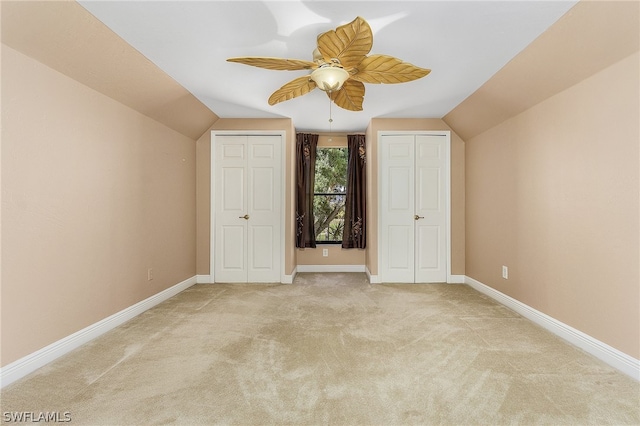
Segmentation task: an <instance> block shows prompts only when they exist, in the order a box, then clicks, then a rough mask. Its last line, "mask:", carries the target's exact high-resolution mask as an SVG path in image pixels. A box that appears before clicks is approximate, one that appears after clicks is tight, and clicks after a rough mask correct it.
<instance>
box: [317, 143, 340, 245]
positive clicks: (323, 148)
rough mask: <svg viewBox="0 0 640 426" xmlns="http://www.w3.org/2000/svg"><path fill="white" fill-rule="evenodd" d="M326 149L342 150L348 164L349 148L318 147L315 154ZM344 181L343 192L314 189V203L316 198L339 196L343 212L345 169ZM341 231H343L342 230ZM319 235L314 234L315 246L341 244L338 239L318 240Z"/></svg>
mask: <svg viewBox="0 0 640 426" xmlns="http://www.w3.org/2000/svg"><path fill="white" fill-rule="evenodd" d="M328 149H340V150H343V151H344V153H345V157H346V160H347V163H348V161H349V148H348V147H346V146H318V147H317V148H316V153H317V152H319V151H320V150H328ZM318 157H319V156H318V155H317V154H316V164H317V161H318ZM316 174H317V171H316ZM344 181H345V185H344V192H315V188H314V192H313V199H314V202H315V197H316V196H321V197H331V196H336V195H339V196H342V197H343V198H344V200H345V204H343V207H342V209H343V210H344V209H345V207H346V198H347V168H345V175H344ZM314 186H315V183H314ZM314 204H315V203H314ZM315 213H316V211H315V208H314V217H315V216H316V214H315ZM314 226H315V223H314ZM343 231H344V228H343ZM319 235H322V234H316V236H315V238H316V239H315V243H316V245H318V244H323V245H337V244H342V239H340V240H318V236H319ZM343 237H344V234H343Z"/></svg>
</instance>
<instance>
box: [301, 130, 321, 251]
mask: <svg viewBox="0 0 640 426" xmlns="http://www.w3.org/2000/svg"><path fill="white" fill-rule="evenodd" d="M317 146H318V135H313V134H309V133H296V247H315V246H316V232H315V229H314V222H315V221H314V218H313V192H314V191H313V187H314V181H315V175H316V147H317Z"/></svg>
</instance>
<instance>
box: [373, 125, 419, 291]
mask: <svg viewBox="0 0 640 426" xmlns="http://www.w3.org/2000/svg"><path fill="white" fill-rule="evenodd" d="M380 153H381V156H382V158H381V160H382V164H383V166H382V168H381V170H380V182H381V187H380V188H381V191H380V201H381V203H380V205H381V211H380V214H381V216H382V217H383V218H384V221H383V226H382V233H381V235H380V248H381V250H383V256H382V258H383V261H382V265H380V267H381V270H382V274H383V277H384V280H385V281H386V282H413V279H414V246H413V245H414V237H413V232H414V223H413V222H414V219H413V215H414V213H413V203H414V183H415V178H414V174H415V171H414V137H413V135H398V136H388V137H385V139H384V144H383V147H382V149H381V152H380ZM385 185H386V187H385Z"/></svg>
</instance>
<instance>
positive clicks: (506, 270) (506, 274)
mask: <svg viewBox="0 0 640 426" xmlns="http://www.w3.org/2000/svg"><path fill="white" fill-rule="evenodd" d="M502 278H504V279H505V280H508V279H509V268H507V267H506V266H504V265H502Z"/></svg>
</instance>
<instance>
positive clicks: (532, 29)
mask: <svg viewBox="0 0 640 426" xmlns="http://www.w3.org/2000/svg"><path fill="white" fill-rule="evenodd" d="M79 3H80V4H81V5H82V6H83V7H84V8H86V9H87V10H88V11H89V12H90V13H91V14H93V15H94V16H95V17H97V18H98V19H99V20H100V21H102V22H103V23H104V24H105V25H106V26H108V27H109V28H110V29H111V30H113V31H114V32H115V33H116V34H117V35H119V36H120V37H122V39H124V40H125V41H126V42H127V43H129V44H130V45H131V46H133V47H134V48H135V49H137V50H138V51H139V52H141V53H142V54H143V55H144V56H145V57H146V58H148V59H149V60H150V61H151V62H152V63H154V64H155V65H157V66H158V67H159V68H160V69H161V70H163V71H164V72H165V73H166V74H168V75H169V76H170V77H172V78H173V79H175V81H177V82H178V83H179V84H180V85H182V86H183V87H184V88H185V89H186V90H188V91H189V92H191V93H192V94H193V95H194V96H195V97H196V98H197V99H198V100H200V101H201V102H202V103H203V104H204V105H206V106H207V107H208V108H209V109H210V110H211V111H212V112H214V113H215V114H216V115H217V116H219V117H222V118H277V117H289V118H292V120H293V123H294V125H295V126H296V128H297V129H299V130H308V131H321V132H326V131H362V130H364V129H365V128H366V126H367V124H368V123H369V121H370V120H371V119H372V118H376V117H405V118H414V117H416V118H423V117H429V118H441V117H443V116H445V115H446V114H447V113H449V112H450V111H451V110H452V109H454V108H455V107H456V106H457V105H459V104H460V103H461V102H462V101H464V100H465V99H466V98H467V97H468V96H469V95H471V94H472V93H474V92H475V91H476V90H477V89H478V88H479V87H480V86H482V85H483V84H484V83H485V82H486V81H487V80H488V79H489V78H491V76H493V75H494V74H495V73H496V72H497V71H499V70H500V69H501V68H503V67H504V66H505V65H506V64H507V63H509V61H510V60H512V58H514V56H516V55H517V54H518V53H519V52H521V51H522V50H523V49H524V48H525V47H527V46H528V45H529V44H530V43H531V42H532V41H533V40H534V39H536V38H537V37H538V36H540V34H542V33H543V32H544V31H545V30H547V29H548V28H549V27H550V26H551V25H552V24H553V23H554V22H555V21H557V20H558V19H559V18H560V17H561V16H562V15H564V14H565V13H566V12H567V11H568V10H569V9H571V8H572V7H573V6H574V5H575V3H576V1H407V2H403V1H346V2H344V1H239V2H238V1H189V2H185V1H158V2H148V1H126V2H125V1H95V0H87V1H84V0H82V1H80V2H79ZM356 16H361V17H363V18H364V19H366V20H367V21H368V22H369V24H370V25H371V28H372V30H373V35H374V36H373V48H372V51H371V54H374V53H380V54H387V55H391V56H394V57H397V58H400V59H402V60H404V61H406V62H410V63H412V64H414V65H417V66H420V67H423V68H429V69H431V70H432V71H431V73H430V74H429V75H428V76H426V77H424V78H422V79H419V80H416V81H413V82H409V83H402V84H393V85H391V84H390V85H376V84H366V85H365V87H366V93H365V98H364V104H363V111H358V112H354V111H347V110H343V109H340V108H338V107H336V106H335V105H334V106H333V107H332V110H331V114H332V118H333V122H332V123H329V121H328V119H329V108H330V103H329V100H328V97H327V96H326V94H325V93H323V92H321V91H319V90H315V91H313V92H311V93H309V94H307V95H304V96H302V97H299V98H295V99H292V100H289V101H286V102H283V103H280V104H277V105H274V106H270V105H269V104H268V103H267V99H268V98H269V96H270V95H271V93H273V92H274V91H275V90H277V89H278V88H280V87H281V86H282V85H283V84H285V83H286V82H288V81H290V80H292V79H293V78H295V77H299V76H301V75H304V74H305V73H308V72H307V71H273V70H266V69H261V68H255V67H250V66H246V65H241V64H236V63H229V62H227V61H226V59H227V58H229V57H235V56H271V57H281V58H295V59H304V60H311V59H312V51H313V49H314V48H315V47H316V38H317V36H318V34H320V33H322V32H325V31H328V30H331V29H335V28H336V27H337V26H339V25H342V24H345V23H347V22H350V21H351V20H353V19H354V18H355V17H356Z"/></svg>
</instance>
